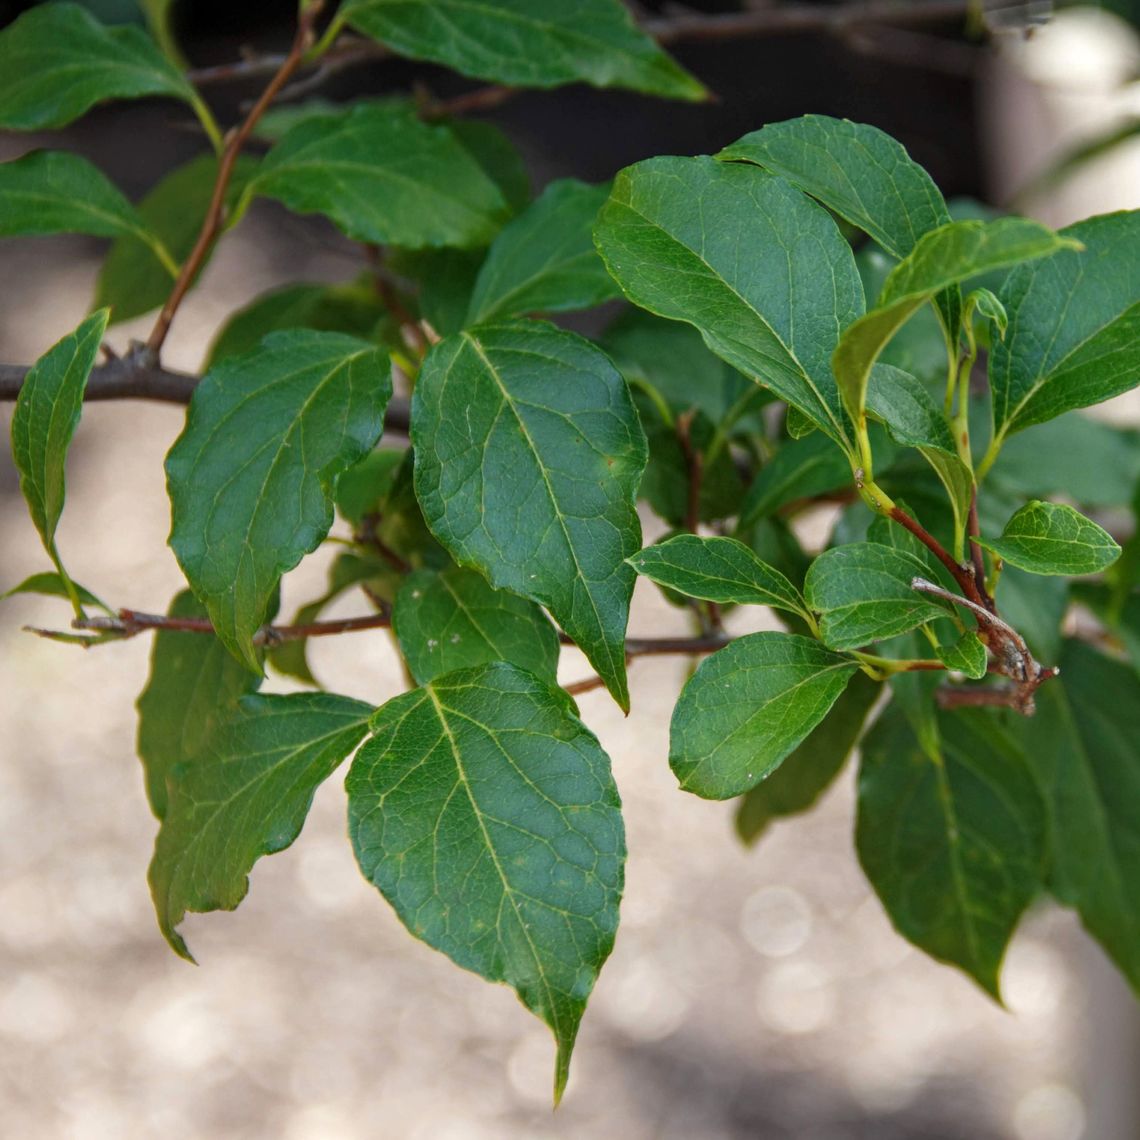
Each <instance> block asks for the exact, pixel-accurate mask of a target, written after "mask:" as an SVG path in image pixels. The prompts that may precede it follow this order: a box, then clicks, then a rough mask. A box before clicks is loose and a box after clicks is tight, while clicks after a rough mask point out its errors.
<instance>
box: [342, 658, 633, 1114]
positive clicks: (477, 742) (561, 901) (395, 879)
mask: <svg viewBox="0 0 1140 1140" xmlns="http://www.w3.org/2000/svg"><path fill="white" fill-rule="evenodd" d="M372 732H373V739H372V740H369V741H368V742H367V743H366V744H365V745H364V747H363V748H362V749H361V750H360V753H359V755H358V756H357V757H356V759H355V760H354V761H353V764H352V768H351V770H350V771H349V774H348V784H347V786H348V810H349V834H350V836H351V839H352V845H353V849H354V850H355V852H356V857H357V860H358V861H359V863H360V867H361V870H362V871H363V872H364V875H365V877H366V878H367V879H368V880H369V881H371V882H372V883H374V884H375V885H376V887H377V888H378V889H379V890H380V892H381V893H382V894H383V895H384V897H385V898H386V899H387V900H388V901H389V902H390V903H391V904H392V906H393V907H394V908H395V910H396V913H397V914H398V915H399V916H400V918H401V920H402V921H403V922H404V923H405V925H406V926H407V927H408V929H409V930H410V931H411V933H412V934H413V935H415V937H417V938H420V939H422V940H423V941H424V942H426V943H427V944H428V945H429V946H433V947H435V948H436V949H437V950H441V951H442V952H443V953H444V954H446V955H447V956H448V957H449V958H451V959H452V960H453V961H454V962H456V963H457V964H458V965H460V966H462V967H463V968H464V969H467V970H472V971H474V972H475V973H477V974H479V975H481V976H482V977H484V978H487V979H488V980H490V981H502V982H506V983H507V984H508V985H510V986H512V987H513V988H514V989H515V990H516V991H517V993H518V995H519V997H520V998H521V999H522V1001H523V1003H524V1004H525V1005H526V1006H527V1008H528V1009H530V1010H531V1011H532V1012H534V1013H535V1014H537V1016H539V1017H540V1018H542V1020H543V1021H545V1022H546V1023H547V1025H549V1026H550V1028H551V1029H552V1030H553V1032H554V1037H555V1040H556V1041H557V1043H558V1060H557V1064H556V1067H555V1077H554V1089H555V1100H557V1099H558V1098H559V1097H560V1096H561V1093H562V1090H563V1088H564V1087H565V1084H566V1077H567V1074H568V1071H569V1066H570V1054H571V1051H572V1049H573V1047H574V1038H575V1036H576V1035H577V1032H578V1024H579V1022H580V1021H581V1018H582V1013H583V1011H584V1010H585V1007H586V999H587V998H588V997H589V993H590V990H591V989H592V988H593V985H594V981H595V979H596V977H597V975H598V971H599V970H600V969H601V967H602V963H603V962H604V961H605V960H606V958H607V957H608V956H609V953H610V950H611V948H612V947H613V941H614V933H615V931H616V929H617V922H618V899H619V897H620V895H621V890H622V882H623V864H624V861H625V835H624V829H623V827H622V819H621V808H620V804H619V801H618V793H617V788H616V787H615V786H614V782H613V777H612V775H611V774H610V765H609V760H608V758H607V756H606V754H605V753H604V752H603V751H602V750H601V748H600V747H599V746H598V742H597V740H596V739H595V737H594V735H593V734H592V733H591V732H590V731H589V729H587V728H586V727H585V725H583V724H582V722H581V721H579V720H578V719H577V717H575V716H574V715H573V714H572V713H571V711H570V702H569V699H568V698H567V697H566V696H565V694H563V693H561V692H560V691H559V690H555V689H552V688H550V687H549V686H548V685H547V684H546V683H544V682H542V681H540V680H539V679H538V678H537V677H534V676H533V675H532V674H530V673H525V672H523V671H522V670H521V669H517V668H515V667H514V666H513V665H508V664H505V663H502V662H499V663H495V664H490V665H483V666H481V667H479V668H478V669H465V670H461V671H460V672H457V673H451V674H448V675H447V676H445V677H441V678H439V679H438V680H436V681H433V682H432V683H431V684H430V685H428V686H426V687H425V688H423V689H416V690H415V691H414V692H411V693H405V694H404V695H403V696H400V697H396V698H395V699H394V700H391V701H389V702H388V703H387V704H386V705H385V706H384V707H383V708H381V709H380V710H379V712H378V713H377V714H376V716H375V717H374V718H373V721H372Z"/></svg>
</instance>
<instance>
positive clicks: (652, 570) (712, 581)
mask: <svg viewBox="0 0 1140 1140" xmlns="http://www.w3.org/2000/svg"><path fill="white" fill-rule="evenodd" d="M628 561H629V564H630V565H631V566H632V567H633V568H634V569H635V570H636V571H637V572H638V573H639V574H642V575H644V576H645V577H646V578H649V579H651V580H652V581H654V582H656V583H658V585H661V586H668V587H670V588H671V589H674V590H677V591H679V592H680V593H682V594H685V595H687V596H688V597H690V598H703V599H704V600H706V601H710V602H721V603H730V602H739V603H741V604H743V605H753V606H771V607H773V608H774V609H779V610H789V611H791V612H792V613H794V614H804V600H803V598H802V597H800V592H799V590H797V589H796V588H795V586H793V585H792V584H791V582H789V581H788V579H787V578H785V577H784V575H783V574H781V573H780V571H779V570H776V569H775V568H774V567H772V566H769V565H768V564H767V563H766V562H762V561H761V560H760V559H759V558H758V557H757V556H756V555H755V554H754V553H753V552H752V551H751V550H750V549H749V548H748V547H747V546H745V545H744V543H743V542H737V540H736V539H735V538H705V537H703V536H700V535H695V534H679V535H677V537H676V538H671V539H669V540H668V541H667V542H659V543H657V544H656V545H654V546H647V547H646V548H645V549H644V550H642V551H641V552H640V553H638V554H635V555H634V556H633V557H632V558H630V559H628Z"/></svg>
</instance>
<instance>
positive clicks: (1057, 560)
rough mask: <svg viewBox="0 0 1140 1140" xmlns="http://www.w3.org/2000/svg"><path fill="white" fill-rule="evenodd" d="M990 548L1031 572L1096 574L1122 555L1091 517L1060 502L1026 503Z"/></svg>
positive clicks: (986, 541) (982, 541)
mask: <svg viewBox="0 0 1140 1140" xmlns="http://www.w3.org/2000/svg"><path fill="white" fill-rule="evenodd" d="M979 543H980V544H981V545H982V546H984V547H985V548H986V549H987V550H992V551H993V552H994V553H995V554H996V555H997V556H998V557H999V558H1002V559H1004V560H1005V561H1006V562H1008V563H1010V565H1012V566H1018V567H1020V568H1021V569H1022V570H1028V571H1029V572H1030V573H1032V574H1063V575H1065V576H1067V577H1072V576H1073V575H1075V574H1096V573H1097V572H1098V571H1100V570H1103V569H1104V568H1105V567H1106V566H1110V565H1112V563H1113V562H1115V561H1116V560H1117V558H1119V557H1120V547H1119V545H1117V543H1116V540H1115V539H1114V538H1113V537H1112V535H1110V534H1109V533H1108V532H1107V531H1106V530H1104V529H1103V528H1102V527H1099V526H1097V524H1096V523H1094V522H1093V521H1092V519H1086V518H1085V516H1084V515H1082V514H1081V513H1080V512H1079V511H1075V510H1073V508H1072V507H1069V506H1065V505H1064V504H1061V503H1043V502H1039V501H1034V502H1031V503H1026V505H1025V506H1024V507H1022V508H1021V510H1019V511H1018V512H1017V513H1016V514H1015V515H1014V516H1013V518H1011V519H1010V520H1009V522H1007V523H1006V524H1005V529H1004V530H1003V531H1002V532H1001V538H991V539H979Z"/></svg>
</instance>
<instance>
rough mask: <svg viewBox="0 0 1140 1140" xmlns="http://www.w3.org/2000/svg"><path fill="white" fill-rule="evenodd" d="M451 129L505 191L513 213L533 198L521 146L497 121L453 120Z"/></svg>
mask: <svg viewBox="0 0 1140 1140" xmlns="http://www.w3.org/2000/svg"><path fill="white" fill-rule="evenodd" d="M447 126H448V129H449V130H450V131H451V133H452V134H453V135H454V136H455V138H456V139H457V140H458V141H459V143H460V145H461V146H462V147H463V149H464V150H466V151H467V153H468V154H470V155H471V157H472V158H473V159H475V161H476V162H477V163H478V164H479V165H480V166H481V167H482V168H483V169H484V170H485V171H486V172H487V175H488V177H489V178H490V179H491V181H492V182H494V183H495V185H496V186H498V188H499V189H500V190H501V191H502V193H503V198H504V199H505V200H506V203H507V205H508V206H510V208H511V211H512V213H517V212H518V211H519V210H522V209H524V208H525V206H526V204H527V203H528V202H529V201H530V194H531V190H530V172H529V171H528V170H527V168H526V163H525V162H524V161H523V156H522V155H521V154H519V152H518V148H517V147H516V146H515V145H514V143H512V142H511V140H510V139H509V138H507V136H506V135H505V134H504V133H503V132H502V131H501V130H499V128H498V127H496V126H495V124H494V123H485V122H483V121H482V120H480V119H449V120H448V122H447Z"/></svg>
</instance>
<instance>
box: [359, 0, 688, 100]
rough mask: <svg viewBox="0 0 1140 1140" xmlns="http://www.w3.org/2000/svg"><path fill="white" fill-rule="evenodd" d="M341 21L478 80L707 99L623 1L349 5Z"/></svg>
mask: <svg viewBox="0 0 1140 1140" xmlns="http://www.w3.org/2000/svg"><path fill="white" fill-rule="evenodd" d="M341 15H342V16H343V18H344V19H346V20H347V21H348V23H349V24H350V25H351V26H352V27H354V28H356V30H357V31H360V32H363V33H364V34H365V35H366V36H371V37H372V38H373V39H377V40H380V42H381V43H384V44H387V45H388V46H389V47H390V48H391V49H392V50H393V51H394V52H396V54H397V55H406V56H410V57H411V58H412V59H424V60H430V61H431V62H432V63H441V64H443V65H444V66H445V67H449V68H451V69H452V70H453V71H458V72H460V73H461V74H463V75H470V76H471V77H472V78H474V79H486V80H490V81H491V82H492V83H505V84H507V85H509V86H511V87H558V86H561V85H562V84H564V83H577V82H582V83H592V84H593V85H594V86H595V87H631V88H633V90H635V91H644V92H646V93H647V94H650V95H662V96H665V97H666V98H672V99H703V98H704V97H705V89H704V88H703V87H702V86H701V85H700V83H698V82H697V81H696V80H695V79H694V78H693V77H692V76H691V75H689V74H688V72H686V71H684V70H683V69H682V68H681V67H679V66H678V65H677V64H676V63H675V62H674V61H673V60H672V59H670V58H669V56H667V55H666V54H665V53H664V52H663V51H662V50H661V49H660V48H659V47H658V46H657V45H656V44H655V43H654V42H653V41H652V40H651V39H650V38H649V37H648V36H646V35H644V34H643V33H642V32H640V31H639V30H638V29H637V28H636V26H635V25H634V23H633V20H632V18H631V17H630V14H629V11H628V9H626V7H625V6H624V5H623V4H621V3H620V2H619V0H577V2H576V3H575V4H572V5H567V4H565V3H563V2H562V0H347V2H346V3H345V4H343V5H342V7H341Z"/></svg>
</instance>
